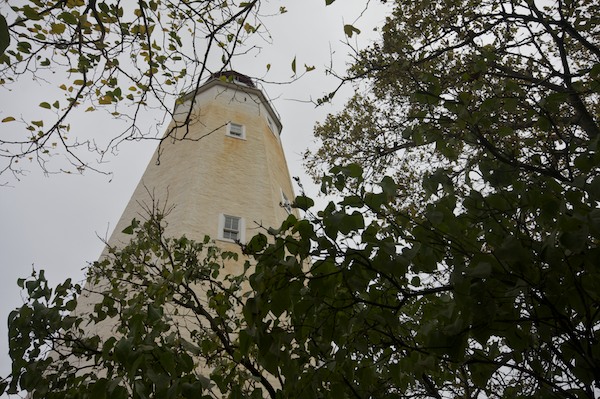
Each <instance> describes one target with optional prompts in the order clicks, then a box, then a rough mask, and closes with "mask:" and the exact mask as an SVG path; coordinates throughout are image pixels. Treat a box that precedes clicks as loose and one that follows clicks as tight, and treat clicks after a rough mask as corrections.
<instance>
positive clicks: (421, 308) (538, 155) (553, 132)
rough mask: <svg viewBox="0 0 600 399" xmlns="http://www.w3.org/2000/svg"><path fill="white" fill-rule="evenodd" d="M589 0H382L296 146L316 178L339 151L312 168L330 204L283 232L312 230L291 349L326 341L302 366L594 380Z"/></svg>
mask: <svg viewBox="0 0 600 399" xmlns="http://www.w3.org/2000/svg"><path fill="white" fill-rule="evenodd" d="M599 11H600V10H599V8H598V4H596V3H595V2H591V1H582V2H562V1H557V2H535V1H527V2H520V3H515V2H508V1H500V0H489V1H483V2H479V1H478V2H472V1H460V0H459V1H454V0H449V1H441V2H437V3H436V4H435V6H432V5H430V4H426V3H418V2H408V1H403V0H397V1H395V7H394V11H393V13H392V15H391V16H390V17H389V18H388V19H387V21H386V24H385V26H384V27H383V30H382V31H383V41H382V42H381V43H378V44H375V45H373V46H372V47H371V48H369V49H367V50H365V51H363V52H361V53H360V54H359V55H358V56H357V60H356V62H355V64H354V65H353V66H352V67H351V68H350V70H349V76H348V77H347V78H346V80H347V81H352V82H355V83H356V84H357V86H360V87H363V88H364V87H366V88H367V89H363V90H362V92H361V93H360V94H358V95H357V96H355V97H354V98H353V99H352V100H351V101H350V102H349V103H348V104H347V106H346V109H345V110H343V111H342V112H340V113H338V114H336V115H330V116H329V117H328V119H327V120H326V121H325V122H324V123H323V124H320V125H318V126H317V127H316V130H315V131H316V134H317V136H318V137H319V138H320V139H321V141H322V146H321V148H319V149H318V150H317V151H316V152H314V153H309V154H307V164H308V166H309V168H310V169H311V171H312V172H313V174H314V175H315V177H319V176H320V174H321V171H322V170H327V169H329V168H330V167H331V166H333V165H347V166H346V167H343V168H340V167H334V169H333V175H330V176H328V177H326V178H325V180H324V184H325V187H324V191H326V192H331V190H333V191H335V192H337V193H338V194H342V195H343V200H342V201H340V202H338V203H337V204H333V203H332V204H330V206H329V207H327V208H326V209H325V211H323V213H321V214H320V215H319V217H318V218H317V219H316V221H315V222H316V225H317V226H320V227H321V228H320V229H317V231H318V232H319V234H317V233H316V232H313V231H310V232H308V233H307V231H306V230H305V229H302V228H295V229H296V233H295V234H297V235H300V236H301V237H302V238H303V239H310V240H312V242H313V244H312V245H314V246H315V248H314V249H313V253H312V254H311V255H312V259H313V260H314V263H313V266H312V267H311V272H310V273H308V274H305V273H302V274H301V275H299V276H297V277H296V278H297V279H299V281H300V283H299V285H298V286H297V287H298V290H297V291H295V292H290V293H289V295H290V296H291V297H294V298H299V301H298V302H295V303H294V305H292V306H291V309H292V310H294V309H296V307H298V308H299V309H301V311H298V313H297V314H296V315H295V316H294V315H291V318H292V320H294V321H295V323H296V326H297V329H298V330H299V331H307V330H311V329H312V331H314V334H313V335H310V334H307V335H299V336H300V337H302V339H303V340H302V341H301V343H295V344H294V345H296V346H295V347H296V348H297V350H299V351H300V350H309V351H310V350H311V349H310V348H314V349H312V352H310V353H311V354H312V355H315V356H316V355H317V352H316V351H317V348H318V350H320V351H322V352H321V353H320V354H319V356H318V359H319V360H317V361H314V363H313V365H314V366H315V367H314V369H315V370H310V371H308V372H307V373H306V378H307V379H310V378H311V375H318V373H330V374H329V375H328V376H327V378H320V377H317V379H316V380H311V381H320V384H322V385H321V387H323V388H325V387H326V388H327V389H331V390H333V389H339V390H343V391H344V392H346V394H347V395H348V396H353V395H354V396H359V397H363V396H364V397H369V396H370V397H385V395H390V396H397V395H402V394H404V395H406V396H407V397H415V396H417V397H446V396H460V397H470V398H476V397H591V398H593V397H595V396H596V395H597V391H598V389H599V388H600V352H599V351H600V347H599V346H598V339H599V338H600V337H599V336H598V329H599V327H600V319H599V309H600V303H599V299H600V297H599V296H598V294H597V290H596V289H595V288H594V287H596V286H597V285H598V284H599V283H600V280H599V278H600V275H599V274H598V270H597V259H598V256H599V255H600V254H599V250H598V242H599V238H600V210H599V209H598V204H599V203H600V196H599V195H600V192H599V188H600V168H599V165H600V163H599V162H600V154H598V147H599V146H600V141H599V140H600V121H599V115H600V96H599V94H600V79H599V77H600V43H599V42H598V38H599V37H600V35H599V31H598V29H599V28H598V24H597V16H598V12H599ZM361 168H362V169H363V171H362V172H360V169H361ZM394 186H395V187H396V188H395V189H394V190H392V189H390V187H394ZM373 187H375V189H374V188H373ZM377 187H379V189H377ZM359 215H362V218H363V221H364V224H365V225H366V227H364V228H362V226H361V223H360V222H359V220H358V218H359ZM292 238H293V236H292ZM292 238H290V237H288V238H287V239H288V240H289V239H292ZM341 238H343V239H342V240H341V241H340V239H341ZM281 245H288V246H289V245H290V244H288V243H282V244H281ZM288 251H291V250H290V249H289V248H288ZM303 261H304V260H303V259H300V260H298V262H303ZM288 262H289V260H288ZM260 264H261V262H259V266H260ZM257 273H259V274H261V275H263V274H265V273H266V274H267V275H268V276H269V277H267V280H268V279H275V281H278V280H277V279H278V275H273V274H271V273H270V269H269V268H265V269H260V270H259V269H257ZM253 278H255V277H253ZM261 278H265V277H261ZM277 286H278V285H277V284H276V283H274V282H272V281H270V282H269V283H268V287H267V288H265V294H264V298H263V299H262V302H261V308H265V307H266V310H265V311H268V306H269V305H268V304H270V303H271V301H272V298H280V297H281V296H283V295H284V294H279V293H275V292H273V290H274V288H273V287H277ZM279 286H280V287H281V289H285V290H288V289H291V288H288V287H286V286H283V285H281V284H280V285H279ZM313 287H314V289H313ZM275 295H276V296H275ZM313 299H314V301H312V302H311V300H313ZM295 317H296V318H295ZM313 345H314V346H313ZM298 358H300V355H298ZM290 361H292V362H293V361H295V359H294V358H292V359H290ZM315 373H316V374H315ZM325 381H328V382H327V383H325Z"/></svg>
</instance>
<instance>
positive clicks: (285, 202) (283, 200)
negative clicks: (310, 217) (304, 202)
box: [279, 190, 292, 214]
mask: <svg viewBox="0 0 600 399" xmlns="http://www.w3.org/2000/svg"><path fill="white" fill-rule="evenodd" d="M279 205H281V206H282V207H283V208H284V209H285V210H286V212H287V213H288V214H290V213H292V203H291V202H290V200H289V199H288V197H287V196H286V195H285V193H284V192H283V190H281V202H280V203H279Z"/></svg>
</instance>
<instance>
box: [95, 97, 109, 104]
mask: <svg viewBox="0 0 600 399" xmlns="http://www.w3.org/2000/svg"><path fill="white" fill-rule="evenodd" d="M98 103H100V104H103V105H106V104H110V103H112V97H111V96H103V97H100V99H99V100H98Z"/></svg>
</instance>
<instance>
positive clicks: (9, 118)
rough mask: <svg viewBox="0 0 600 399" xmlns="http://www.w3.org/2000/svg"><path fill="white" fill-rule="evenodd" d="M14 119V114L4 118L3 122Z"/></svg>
mask: <svg viewBox="0 0 600 399" xmlns="http://www.w3.org/2000/svg"><path fill="white" fill-rule="evenodd" d="M14 120H15V118H13V117H12V116H7V117H6V118H4V119H2V122H12V121H14Z"/></svg>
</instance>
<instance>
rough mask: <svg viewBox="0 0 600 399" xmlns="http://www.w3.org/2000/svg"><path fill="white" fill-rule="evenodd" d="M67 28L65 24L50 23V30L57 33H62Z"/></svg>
mask: <svg viewBox="0 0 600 399" xmlns="http://www.w3.org/2000/svg"><path fill="white" fill-rule="evenodd" d="M66 28H67V26H66V25H65V24H50V32H51V33H54V34H55V35H60V34H61V33H63V32H64V31H65V29H66Z"/></svg>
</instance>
